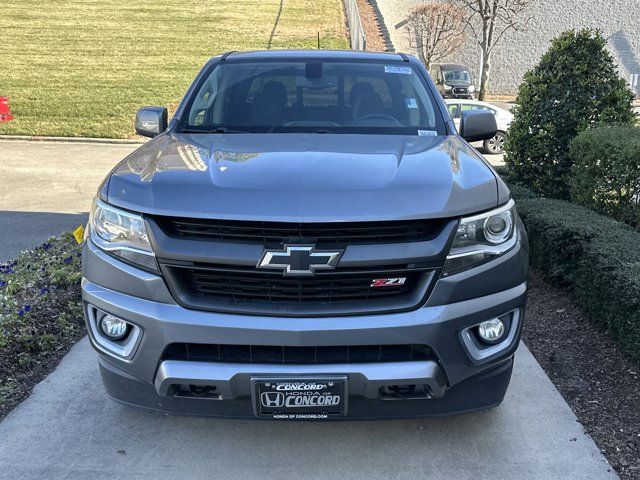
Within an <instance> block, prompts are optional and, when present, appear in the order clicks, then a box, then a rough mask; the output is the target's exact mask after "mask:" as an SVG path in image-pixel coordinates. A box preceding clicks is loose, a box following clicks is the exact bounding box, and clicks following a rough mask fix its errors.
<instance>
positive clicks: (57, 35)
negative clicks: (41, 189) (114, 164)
mask: <svg viewBox="0 0 640 480" xmlns="http://www.w3.org/2000/svg"><path fill="white" fill-rule="evenodd" d="M280 6H281V0H235V1H231V0H154V1H153V2H149V1H146V0H128V1H126V2H123V1H122V0H47V1H42V0H4V1H3V2H2V7H1V8H0V15H2V19H1V20H0V25H1V29H0V30H1V32H2V40H1V41H0V96H8V97H10V101H11V111H12V113H13V114H14V116H15V119H14V120H13V121H11V122H8V123H0V135H1V134H24V135H58V136H88V137H113V138H118V137H120V138H126V137H132V136H133V135H134V131H133V118H134V116H135V112H136V110H137V109H138V108H139V107H141V106H143V105H166V106H167V107H175V105H176V104H177V103H178V102H179V100H180V98H181V97H182V95H183V94H184V92H185V91H186V89H187V87H188V85H189V83H190V82H191V81H192V79H193V78H194V76H195V75H196V73H197V72H198V70H199V69H200V68H201V67H202V65H203V64H204V63H205V61H206V60H207V59H208V58H209V57H211V56H212V55H215V54H217V53H220V52H223V51H226V50H253V49H266V48H269V47H271V48H316V45H317V34H318V31H319V32H320V38H321V45H322V47H323V48H334V49H336V48H337V49H340V48H347V47H348V42H347V39H346V36H345V31H344V21H343V13H342V1H341V0H282V11H281V14H280V16H279V20H278V22H277V25H276V18H278V13H279V11H280ZM274 26H275V30H274ZM272 31H273V37H272Z"/></svg>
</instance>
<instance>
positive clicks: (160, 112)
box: [135, 107, 169, 138]
mask: <svg viewBox="0 0 640 480" xmlns="http://www.w3.org/2000/svg"><path fill="white" fill-rule="evenodd" d="M168 118H169V113H168V112H167V109H166V108H165V107H142V108H141V109H140V110H138V113H136V123H135V127H136V133H137V134H138V135H142V136H143V137H151V138H153V137H155V136H156V135H160V134H161V133H162V132H164V131H165V130H166V129H167V124H168Z"/></svg>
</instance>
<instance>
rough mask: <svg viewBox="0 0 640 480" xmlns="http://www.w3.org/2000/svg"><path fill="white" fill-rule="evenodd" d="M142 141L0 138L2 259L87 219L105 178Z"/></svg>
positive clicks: (4, 259) (8, 257) (0, 244)
mask: <svg viewBox="0 0 640 480" xmlns="http://www.w3.org/2000/svg"><path fill="white" fill-rule="evenodd" d="M139 146H140V145H135V144H133V145H131V144H124V145H120V144H103V143H76V142H42V141H15V140H12V141H3V140H0V179H2V180H0V232H2V241H1V242H0V262H3V261H6V260H9V259H11V258H13V257H15V256H16V255H17V254H18V253H19V252H20V251H21V250H24V249H27V248H33V247H35V246H36V245H38V244H40V243H43V242H44V241H45V240H46V239H47V238H49V237H50V236H51V235H58V234H60V233H62V232H64V231H69V230H72V229H74V228H75V227H77V226H78V225H81V224H84V223H86V221H87V214H88V211H89V208H90V207H91V200H92V199H93V197H94V196H95V194H96V191H97V189H98V185H100V182H101V181H102V179H103V178H104V177H105V176H106V174H107V173H108V172H109V171H110V170H111V169H112V168H113V167H114V166H115V165H116V163H117V162H118V161H119V160H121V159H122V158H124V157H125V156H126V155H128V154H129V153H131V152H132V151H133V150H135V149H136V148H138V147H139Z"/></svg>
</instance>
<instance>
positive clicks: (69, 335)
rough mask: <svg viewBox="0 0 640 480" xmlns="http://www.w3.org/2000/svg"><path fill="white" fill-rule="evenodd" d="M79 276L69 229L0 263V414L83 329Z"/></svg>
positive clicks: (77, 250) (77, 253)
mask: <svg viewBox="0 0 640 480" xmlns="http://www.w3.org/2000/svg"><path fill="white" fill-rule="evenodd" d="M80 278H81V273H80V246H79V245H78V244H77V243H76V241H75V240H74V239H73V237H72V236H71V235H70V234H65V235H63V236H61V237H60V238H57V239H50V240H49V241H48V242H46V243H45V244H43V245H42V246H40V247H37V248H36V249H34V250H31V251H27V252H23V253H21V254H20V255H19V256H18V258H17V259H16V260H15V261H12V262H9V263H5V264H0V419H2V418H3V417H4V416H6V415H7V414H8V413H9V412H10V411H11V410H12V409H13V408H14V407H15V406H16V405H18V404H19V403H20V402H21V401H22V400H24V399H26V398H27V397H28V396H29V395H30V394H31V391H32V389H33V387H34V386H35V385H36V384H37V383H38V382H40V381H41V380H43V379H44V377H46V376H47V375H48V374H49V373H50V372H51V371H52V370H53V369H54V368H55V367H56V366H57V364H58V362H59V361H60V359H61V358H62V357H63V356H64V355H65V354H66V353H67V352H68V351H69V349H70V348H71V347H72V346H73V345H74V344H75V343H76V342H77V341H78V340H79V339H80V338H82V336H83V335H84V334H85V326H84V320H83V317H82V307H81V295H80Z"/></svg>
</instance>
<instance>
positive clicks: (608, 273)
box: [510, 185, 640, 363]
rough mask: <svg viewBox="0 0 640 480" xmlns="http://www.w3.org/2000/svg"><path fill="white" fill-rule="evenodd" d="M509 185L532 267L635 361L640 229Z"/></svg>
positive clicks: (639, 344) (639, 324)
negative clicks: (564, 289) (560, 287)
mask: <svg viewBox="0 0 640 480" xmlns="http://www.w3.org/2000/svg"><path fill="white" fill-rule="evenodd" d="M510 189H511V192H512V195H513V197H514V198H515V199H516V205H517V209H518V213H519V214H520V217H521V218H522V221H523V222H524V224H525V226H526V229H527V233H528V234H529V243H530V254H531V261H532V265H533V266H534V267H535V268H537V269H539V270H540V271H542V272H543V273H544V274H545V275H546V276H548V277H549V278H550V279H551V280H553V281H555V282H556V283H558V284H561V285H564V286H566V287H568V288H569V289H570V290H571V291H572V293H573V295H574V297H575V298H576V300H577V301H578V303H579V305H580V306H581V308H582V309H583V310H584V311H585V313H586V314H587V315H588V316H589V318H591V319H592V320H593V321H594V322H595V323H597V324H599V325H600V326H602V327H603V328H605V329H606V330H607V331H608V332H609V333H610V334H611V336H612V337H613V339H614V340H615V341H617V342H618V344H619V345H620V346H621V348H622V349H623V351H625V352H626V353H627V354H628V355H629V356H630V357H631V358H632V359H633V360H635V361H636V362H639V363H640V232H637V231H635V230H634V229H632V228H631V227H629V226H628V225H625V224H623V223H620V222H617V221H615V220H613V219H610V218H608V217H605V216H603V215H600V214H598V213H596V212H594V211H592V210H589V209H588V208H585V207H582V206H580V205H576V204H573V203H570V202H567V201H563V200H551V199H545V198H536V197H535V195H533V193H532V192H531V191H529V190H527V189H526V188H523V187H519V186H514V185H510Z"/></svg>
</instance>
